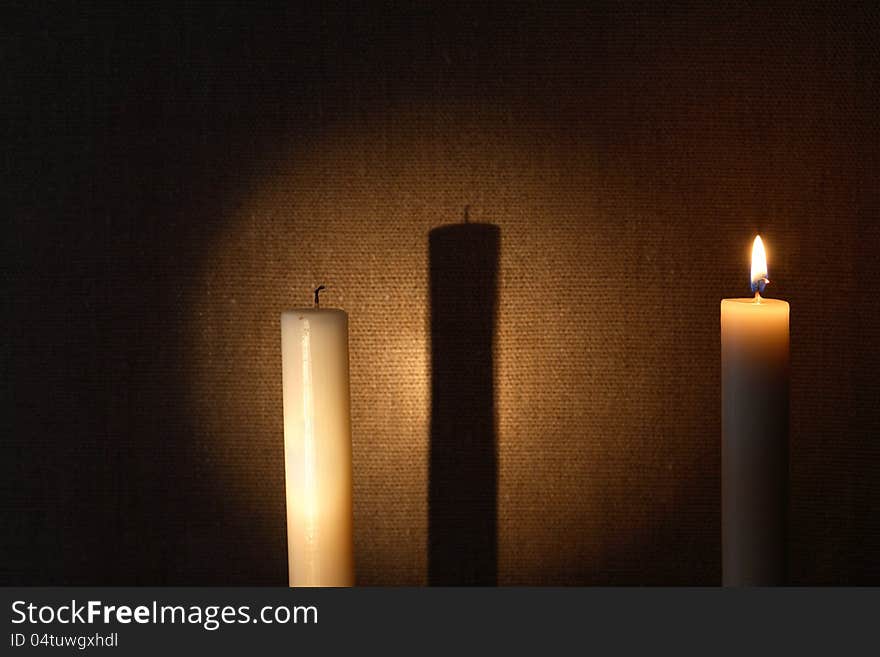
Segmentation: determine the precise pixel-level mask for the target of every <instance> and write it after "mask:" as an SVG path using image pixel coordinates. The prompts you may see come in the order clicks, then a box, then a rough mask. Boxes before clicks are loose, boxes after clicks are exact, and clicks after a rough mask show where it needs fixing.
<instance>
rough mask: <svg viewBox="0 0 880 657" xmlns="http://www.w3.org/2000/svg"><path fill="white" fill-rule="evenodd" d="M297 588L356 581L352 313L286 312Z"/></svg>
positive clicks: (291, 529)
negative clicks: (350, 357) (350, 364)
mask: <svg viewBox="0 0 880 657" xmlns="http://www.w3.org/2000/svg"><path fill="white" fill-rule="evenodd" d="M281 359H282V379H283V388H284V393H283V401H284V464H285V481H286V490H287V557H288V566H289V579H290V586H352V585H353V584H354V555H353V544H352V498H351V496H352V478H351V415H350V399H349V375H348V315H347V314H346V313H345V312H344V311H342V310H336V309H316V308H308V309H298V310H291V311H287V312H284V313H282V315H281Z"/></svg>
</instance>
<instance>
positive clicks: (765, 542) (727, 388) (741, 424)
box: [721, 237, 789, 586]
mask: <svg viewBox="0 0 880 657" xmlns="http://www.w3.org/2000/svg"><path fill="white" fill-rule="evenodd" d="M767 283H769V281H768V280H767V260H766V255H765V252H764V245H763V243H762V242H761V238H760V237H756V238H755V242H754V245H753V247H752V291H753V292H754V293H755V296H754V298H746V299H724V300H722V301H721V376H722V383H721V388H722V395H721V396H722V439H721V443H722V445H721V454H722V456H721V461H722V468H721V469H722V485H721V488H722V490H721V500H722V502H721V505H722V513H721V515H722V530H721V531H722V562H723V563H722V570H723V581H724V585H725V586H768V585H774V584H783V583H785V526H786V512H787V507H788V390H789V348H788V342H789V337H788V303H786V302H785V301H780V300H778V299H766V298H763V297H762V296H761V292H763V291H764V287H765V286H766V285H767Z"/></svg>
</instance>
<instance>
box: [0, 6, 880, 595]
mask: <svg viewBox="0 0 880 657" xmlns="http://www.w3.org/2000/svg"><path fill="white" fill-rule="evenodd" d="M582 4H586V3H570V4H556V3H549V4H548V3H535V4H534V5H525V4H517V3H514V5H512V6H511V5H507V6H505V5H494V4H488V3H483V2H471V3H466V4H462V5H455V4H445V3H444V4H443V5H439V6H437V7H430V6H425V5H422V4H421V3H412V4H410V3H398V4H395V5H377V4H373V5H372V6H366V5H365V6H360V5H339V6H334V5H332V4H328V3H321V4H320V5H316V6H305V7H303V6H296V5H294V4H293V3H290V4H289V6H288V7H287V8H285V9H271V10H267V9H263V8H255V7H249V6H244V5H242V6H236V5H231V4H226V3H222V4H212V5H210V6H208V5H203V4H201V3H196V4H193V5H182V4H181V5H179V6H174V8H162V7H160V6H158V5H156V4H154V3H144V4H140V5H136V6H132V7H127V8H126V9H125V10H114V9H106V8H104V6H103V5H101V4H99V5H96V6H94V7H88V6H85V5H77V6H76V7H64V6H61V5H55V6H52V7H51V8H49V7H46V8H40V7H38V6H36V5H34V6H33V7H30V8H29V9H28V10H27V11H26V12H20V13H18V12H13V11H11V10H9V9H4V13H7V14H8V15H7V17H6V20H4V21H3V23H2V24H3V27H2V28H0V33H2V50H3V57H4V61H5V64H4V68H5V69H6V75H4V76H3V77H2V84H3V94H2V97H3V102H2V109H0V116H2V126H3V156H2V158H0V167H2V171H3V183H2V199H3V212H2V242H0V262H2V272H3V275H2V281H3V295H2V299H3V317H4V322H3V330H4V335H3V340H2V346H0V356H2V362H3V369H4V374H5V376H4V377H3V384H2V400H3V404H2V410H3V413H2V435H3V439H2V447H0V449H2V457H0V464H2V465H0V467H2V478H0V491H2V498H0V505H2V506H0V520H2V526H3V553H2V558H0V582H2V583H3V584H75V583H76V584H160V585H161V584H284V583H285V582H286V561H285V555H286V552H285V530H284V491H283V463H282V458H281V457H282V423H281V383H280V381H281V375H280V352H279V321H278V318H279V313H280V312H281V310H282V309H285V308H289V307H292V306H295V305H299V304H306V303H308V301H309V295H310V290H311V288H312V287H313V286H314V285H316V284H318V283H325V284H327V285H328V286H329V290H328V291H327V293H326V295H325V297H324V299H325V301H326V302H327V303H329V304H332V305H336V306H339V307H343V308H345V309H346V310H347V311H348V312H349V313H350V317H351V336H350V337H351V371H352V382H351V384H352V400H353V401H352V403H353V409H352V411H353V427H354V429H353V430H354V436H353V441H354V473H355V490H354V494H355V514H356V518H355V525H356V527H355V531H356V536H355V543H356V559H357V566H358V581H359V583H362V584H423V583H426V582H427V581H428V564H427V558H428V556H427V555H428V550H427V540H428V539H427V531H428V514H429V509H428V472H429V438H430V436H429V428H430V412H431V399H430V391H431V379H430V377H431V372H430V363H431V357H430V344H429V339H428V338H429V336H430V330H429V325H428V322H429V317H430V308H429V303H428V300H429V297H428V231H429V230H430V229H432V228H434V227H437V226H440V225H443V224H446V223H451V222H457V221H460V220H461V217H462V210H463V206H465V205H466V204H469V205H470V207H471V209H470V214H471V219H472V220H473V221H481V222H488V223H492V224H495V225H497V226H498V227H499V229H500V252H499V271H498V299H497V315H496V318H497V324H496V333H495V356H494V369H495V390H494V400H495V402H494V412H495V417H496V428H497V435H496V440H497V537H498V551H497V580H498V582H499V583H501V584H715V583H719V582H720V577H721V574H720V518H719V509H720V499H719V492H720V484H719V473H720V436H719V432H720V401H719V395H720V381H719V375H720V345H719V319H718V314H719V300H720V299H721V298H723V297H730V296H740V295H745V294H747V293H748V288H747V286H748V254H749V249H750V244H751V239H752V237H753V235H754V234H755V233H756V232H758V231H760V232H761V233H762V235H763V236H764V237H765V241H766V243H767V245H768V249H769V266H770V278H771V279H772V280H773V284H772V286H771V288H770V291H771V293H772V295H774V296H779V297H783V298H786V299H788V300H789V301H790V303H791V307H792V311H791V321H792V329H791V341H792V368H793V371H792V391H791V413H792V425H791V476H792V480H791V495H792V502H791V517H790V522H789V532H790V546H789V557H790V577H791V580H792V581H793V582H794V583H813V584H823V583H838V584H865V583H874V584H877V583H880V515H878V513H877V508H878V503H880V446H878V438H880V435H878V430H880V383H878V366H880V363H878V355H877V346H876V343H877V340H878V337H880V309H878V301H877V299H878V290H880V259H878V244H880V227H878V223H877V217H878V207H880V205H878V185H877V172H878V119H877V108H878V106H880V105H878V100H880V98H878V89H880V87H878V52H880V51H878V45H880V43H878V29H880V14H878V11H877V10H876V8H869V4H868V3H866V4H865V5H864V6H863V7H861V6H859V5H855V4H854V5H849V4H847V5H844V4H839V3H829V4H821V5H819V4H814V3H808V4H809V6H807V7H804V6H803V5H802V3H798V4H797V5H792V6H791V7H789V8H784V7H780V6H777V7H776V8H773V9H770V8H765V7H763V4H764V3H755V6H752V7H748V6H746V5H744V4H740V3H727V2H722V3H697V4H694V5H687V4H677V3H676V4H671V3H657V4H656V6H654V5H651V4H642V3H635V4H626V5H624V4H618V3H610V4H600V3H589V7H582V6H581V5H582ZM796 7H797V8H796ZM447 472H448V469H447ZM454 484H455V482H449V485H454Z"/></svg>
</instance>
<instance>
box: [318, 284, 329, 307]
mask: <svg viewBox="0 0 880 657" xmlns="http://www.w3.org/2000/svg"><path fill="white" fill-rule="evenodd" d="M326 288H327V286H326V285H319V286H318V287H316V288H315V308H320V307H321V299H320V298H319V297H318V295H319V294H321V290H324V289H326Z"/></svg>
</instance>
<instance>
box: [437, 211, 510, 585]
mask: <svg viewBox="0 0 880 657" xmlns="http://www.w3.org/2000/svg"><path fill="white" fill-rule="evenodd" d="M500 232H501V231H500V229H499V228H498V226H494V225H491V224H475V223H461V224H452V225H446V226H441V227H439V228H435V229H434V230H432V231H431V232H430V234H429V240H428V241H429V250H430V265H429V266H430V293H431V448H430V465H429V467H430V474H429V482H428V490H429V499H428V505H429V507H428V508H429V511H428V513H429V519H428V526H429V530H428V579H429V583H430V584H431V585H484V586H493V585H495V584H496V582H497V571H498V564H497V561H498V560H497V520H496V498H497V469H498V468H497V456H496V452H497V450H496V438H495V425H496V422H495V389H494V360H493V342H494V337H495V311H496V305H497V280H498V255H499V245H500Z"/></svg>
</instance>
